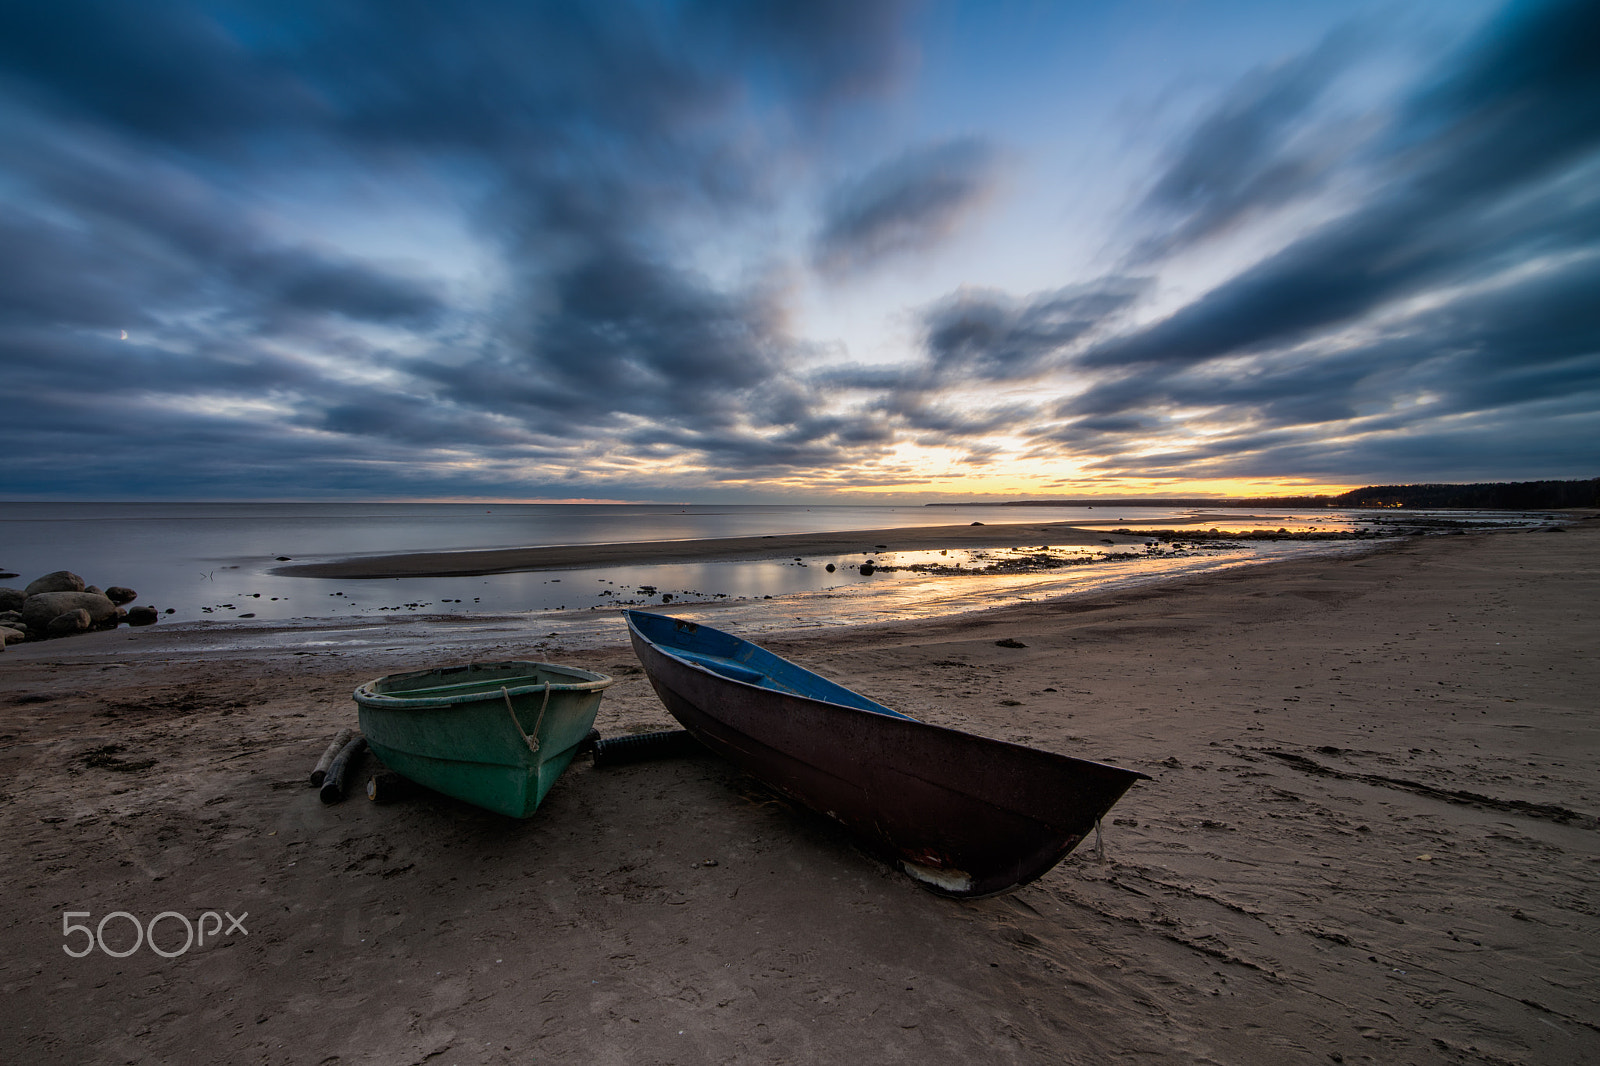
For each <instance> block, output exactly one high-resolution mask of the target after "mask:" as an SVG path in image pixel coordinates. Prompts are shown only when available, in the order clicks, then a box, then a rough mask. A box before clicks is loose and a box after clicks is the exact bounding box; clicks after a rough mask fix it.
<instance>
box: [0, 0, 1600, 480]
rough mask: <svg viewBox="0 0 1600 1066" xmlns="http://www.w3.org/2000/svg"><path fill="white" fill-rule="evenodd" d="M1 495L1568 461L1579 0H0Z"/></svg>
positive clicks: (1579, 133) (1576, 325) (1585, 401)
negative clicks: (440, 0) (1366, 0)
mask: <svg viewBox="0 0 1600 1066" xmlns="http://www.w3.org/2000/svg"><path fill="white" fill-rule="evenodd" d="M0 410H3V411H4V415H3V417H0V450H3V451H0V454H3V455H4V462H3V463H0V498H9V499H13V500H17V499H55V498H59V499H180V500H181V499H195V500H204V499H321V498H328V499H397V500H399V499H462V500H468V499H527V500H629V501H663V502H677V501H704V502H717V501H721V502H740V501H745V502H792V503H813V502H815V503H827V502H835V503H849V502H863V503H867V502H882V501H889V500H903V501H907V502H914V501H929V500H938V499H951V498H959V499H986V498H988V499H992V498H1006V499H1027V498H1049V497H1057V498H1060V497H1073V498H1076V497H1081V496H1089V495H1112V496H1116V495H1121V496H1134V495H1146V496H1148V495H1155V496H1160V495H1168V496H1171V495H1210V494H1219V495H1229V494H1231V495H1239V494H1244V495H1252V494H1262V493H1302V492H1310V493H1314V492H1339V491H1342V490H1343V489H1346V488H1350V487H1355V486H1360V485H1366V484H1392V483H1413V482H1477V481H1502V480H1536V479H1547V478H1588V477H1594V476H1596V475H1597V474H1600V5H1597V4H1595V3H1592V2H1553V0H1552V2H1537V3H1535V2H1515V3H1509V4H1507V3H1496V2H1492V0H1436V2H1421V0H1413V2H1406V0H1386V2H1382V3H1370V4H1362V3H1359V2H1351V0H1336V2H1335V0H1326V2H1324V0H1296V2H1295V3H1292V4H1285V3H1282V2H1281V0H1121V2H1115V0H1107V2H1088V0H1082V2H1078V0H1059V2H1053V3H1047V2H1024V0H1017V2H1004V0H984V2H976V3H960V2H928V3H921V4H918V3H911V2H902V0H888V2H881V3H872V2H867V0H805V2H778V0H741V2H738V3H732V2H728V3H715V2H710V0H673V2H626V0H616V2H605V3H581V4H580V3H534V2H512V0H457V2H455V3H452V4H448V5H445V4H433V3H422V2H417V0H341V2H340V3H338V4H328V3H322V2H300V0H228V2H202V0H152V2H150V3H141V4H127V3H123V2H119V0H106V2H83V0H53V2H52V3H48V4H21V3H17V4H7V5H4V7H3V8H0Z"/></svg>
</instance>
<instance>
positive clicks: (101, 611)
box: [22, 592, 117, 629]
mask: <svg viewBox="0 0 1600 1066" xmlns="http://www.w3.org/2000/svg"><path fill="white" fill-rule="evenodd" d="M76 610H84V611H87V612H89V620H90V622H91V623H92V624H95V625H98V624H99V623H101V622H104V621H107V620H108V619H111V618H115V617H116V614H117V605H116V604H114V603H112V602H111V601H110V600H108V599H106V598H105V597H104V596H99V595H96V594H95V593H92V592H41V593H39V594H38V595H36V596H29V597H28V600H27V602H26V603H24V604H23V605H22V621H23V622H24V623H25V624H26V625H27V626H28V628H29V629H43V628H45V627H46V626H48V625H49V624H50V622H51V621H52V620H53V619H55V618H56V617H57V616H59V615H63V614H66V613H67V612H68V611H76Z"/></svg>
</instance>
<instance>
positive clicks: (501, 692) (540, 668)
mask: <svg viewBox="0 0 1600 1066" xmlns="http://www.w3.org/2000/svg"><path fill="white" fill-rule="evenodd" d="M611 681H612V679H611V678H609V677H607V676H606V675H604V674H597V673H593V672H591V671H588V670H579V669H576V668H574V667H569V666H557V665H555V664H552V663H535V662H523V661H518V662H502V663H472V664H469V665H466V666H455V667H445V668H443V669H438V670H419V671H414V672H411V673H405V674H391V675H389V676H388V677H381V678H378V679H377V680H376V681H370V682H368V683H367V684H365V685H362V686H361V687H360V688H358V689H356V691H355V699H356V703H357V704H359V705H360V718H361V730H362V732H363V733H365V734H366V737H367V742H368V744H369V745H371V747H372V750H373V752H374V753H376V754H377V756H378V758H380V759H382V760H383V763H384V765H385V766H387V767H388V768H389V769H391V770H393V771H395V772H396V773H398V774H402V775H404V776H406V777H408V778H410V779H411V780H413V781H416V782H417V783H419V784H422V785H426V786H427V787H429V788H431V789H433V790H435V791H437V792H443V793H444V794H445V795H448V796H454V797H455V798H457V799H460V800H464V801H466V802H467V803H471V804H475V805H476V806H479V807H483V808H485V809H486V810H491V811H495V812H496V813H498V814H504V815H508V816H510V817H512V818H527V817H530V816H531V815H532V814H533V813H534V812H535V811H536V810H538V808H539V804H540V803H542V802H544V798H545V796H546V795H547V794H548V793H549V791H550V788H551V786H552V785H554V784H555V782H556V779H557V778H559V777H560V776H561V774H562V772H563V771H565V770H566V768H567V767H568V766H569V765H570V764H571V762H572V759H573V756H574V755H575V754H576V752H577V748H578V745H579V744H580V743H581V742H582V741H583V739H584V737H585V736H586V735H587V734H588V732H589V730H590V728H591V727H592V726H593V725H594V719H595V714H596V713H597V712H598V710H599V708H600V698H601V694H602V690H604V689H605V688H606V686H608V685H610V684H611ZM508 703H509V707H508ZM528 738H532V741H533V743H530V742H529V739H528Z"/></svg>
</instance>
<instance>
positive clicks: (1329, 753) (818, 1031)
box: [0, 513, 1600, 1066]
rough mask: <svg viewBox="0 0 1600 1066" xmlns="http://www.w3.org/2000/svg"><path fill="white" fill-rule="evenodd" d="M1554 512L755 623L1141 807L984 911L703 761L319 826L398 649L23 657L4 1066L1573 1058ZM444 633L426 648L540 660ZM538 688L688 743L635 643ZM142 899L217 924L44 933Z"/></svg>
mask: <svg viewBox="0 0 1600 1066" xmlns="http://www.w3.org/2000/svg"><path fill="white" fill-rule="evenodd" d="M1571 518H1572V521H1571V522H1570V523H1568V524H1567V525H1565V526H1564V527H1563V531H1562V532H1561V533H1560V534H1551V533H1548V532H1545V531H1541V530H1535V531H1528V532H1523V531H1501V532H1490V533H1475V534H1467V535H1460V536H1437V537H1413V538H1407V539H1404V540H1399V541H1390V542H1386V543H1385V544H1384V545H1383V546H1381V547H1379V546H1373V547H1372V550H1367V551H1362V552H1351V553H1347V554H1343V555H1338V556H1328V557H1316V558H1307V559H1299V560H1290V561H1285V562H1275V563H1267V564H1262V565H1257V566H1250V567H1242V568H1238V569H1233V570H1228V571H1225V572H1221V573H1213V574H1207V575H1201V576H1194V577H1187V578H1181V579H1178V580H1175V581H1172V582H1169V583H1165V584H1159V585H1152V586H1147V587H1144V588H1139V589H1135V590H1118V591H1114V592H1109V593H1105V592H1101V593H1088V594H1085V595H1081V596H1067V597H1063V598H1059V599H1054V600H1050V601H1046V602H1036V603H1026V604H1020V605H1016V606H1007V607H1003V608H1000V609H995V610H989V611H984V612H981V613H976V614H973V613H968V614H960V615H952V616H948V617H942V618H934V619H925V618H924V619H918V620H917V621H915V622H906V623H897V622H893V621H890V622H885V623H879V624H873V625H862V626H851V627H827V628H821V629H812V630H807V631H804V632H799V631H796V632H791V633H778V634H777V635H775V636H763V637H762V638H761V639H762V642H763V643H764V644H765V645H766V646H768V647H770V648H772V649H773V650H774V651H776V652H778V653H779V654H781V655H784V656H787V657H789V658H791V659H794V660H796V661H798V662H800V663H802V664H804V665H806V666H809V667H811V668H813V669H816V670H818V671H820V672H823V673H825V674H827V675H828V676H830V677H832V678H834V679H836V680H838V681H840V682H842V683H844V684H846V685H848V686H850V687H852V688H855V689H857V690H859V691H861V692H862V693H864V694H866V695H868V696H869V697H871V698H873V699H876V700H879V701H880V702H883V703H885V704H887V705H890V706H892V707H895V708H897V709H899V710H902V711H905V712H907V713H909V714H912V715H914V716H916V717H919V718H923V719H925V720H927V721H930V722H935V723H938V724H941V725H948V726H952V727H956V728H960V729H964V730H968V731H971V732H974V733H978V734H982V735H985V736H992V737H997V738H1001V739H1006V740H1012V741H1017V742H1021V743H1025V744H1030V745H1033V746H1036V747H1040V748H1044V749H1047V750H1051V751H1057V752H1061V753H1064V754H1068V755H1074V756H1080V757H1084V758H1090V759H1096V760H1102V761H1107V762H1112V763H1117V764H1119V765H1122V766H1127V767H1130V768H1133V769H1137V770H1142V771H1144V772H1146V773H1149V774H1151V775H1152V777H1153V780H1151V781H1148V782H1143V783H1141V784H1140V785H1138V786H1136V787H1135V788H1134V789H1133V790H1132V791H1131V792H1130V793H1129V794H1128V795H1127V796H1126V797H1124V799H1123V800H1122V801H1121V802H1120V803H1119V804H1118V806H1117V807H1116V808H1115V810H1114V811H1113V816H1112V818H1111V819H1110V820H1109V821H1108V823H1107V824H1106V825H1105V827H1104V828H1105V835H1104V848H1103V854H1101V853H1098V852H1097V849H1096V848H1094V847H1093V846H1090V845H1088V844H1086V845H1085V846H1084V847H1081V848H1080V849H1079V850H1078V851H1077V852H1076V853H1074V854H1073V855H1072V856H1070V857H1069V858H1068V859H1067V860H1066V861H1065V862H1063V863H1062V864H1061V865H1059V866H1058V867H1056V868H1055V869H1054V870H1052V871H1051V872H1050V873H1049V874H1047V875H1046V876H1045V877H1043V878H1042V879H1040V880H1039V881H1037V882H1035V883H1033V884H1031V885H1027V886H1024V887H1023V888H1020V889H1018V890H1016V891H1014V892H1012V893H1009V894H1006V895H1002V896H998V897H995V898H992V899H986V900H978V901H971V902H959V901H952V900H948V899H943V898H939V897H936V896H933V895H931V894H929V893H927V892H925V891H923V890H922V889H920V888H918V887H917V886H916V885H915V884H914V883H913V882H912V881H910V880H909V879H908V878H906V877H905V876H904V875H902V874H899V873H897V872H895V871H894V870H892V869H890V868H889V867H887V866H886V865H884V864H883V863H881V862H880V861H878V860H877V859H875V858H873V857H872V856H870V855H868V854H865V853H864V852H863V851H861V850H860V849H859V848H857V847H856V845H855V844H854V842H853V841H852V839H851V838H850V837H848V836H847V835H845V834H844V833H843V832H841V831H839V830H838V829H836V828H835V827H833V826H832V825H831V824H830V823H828V822H826V821H823V820H821V819H819V818H816V817H814V816H811V815H809V814H807V813H805V812H803V811H798V810H796V809H794V808H793V807H791V806H790V805H788V804H787V803H785V802H783V801H781V800H778V799H776V798H775V797H773V796H772V795H771V794H769V793H767V792H766V791H764V790H763V789H762V788H761V787H760V786H759V785H757V784H756V783H754V782H753V781H751V780H749V779H747V778H744V777H742V776H741V775H740V774H739V773H738V772H737V771H735V770H733V769H732V768H730V767H729V766H727V765H726V764H723V763H721V762H719V761H717V760H716V759H714V758H712V757H710V756H709V755H706V756H694V757H689V758H683V759H678V760H673V761H662V762H654V763H645V764H639V765H633V766H625V767H617V768H614V769H595V768H593V767H591V766H590V765H588V763H587V761H585V760H580V761H579V762H577V763H575V764H574V765H573V767H572V769H571V770H570V771H569V772H568V773H567V775H566V776H565V777H564V778H563V779H562V780H561V781H560V782H559V783H558V784H557V786H556V787H555V789H554V790H553V791H552V793H551V795H550V798H549V800H548V801H547V803H546V805H545V807H544V808H543V809H541V811H540V812H539V813H538V815H537V816H536V817H534V818H533V819H530V820H528V821H526V822H513V821H510V820H508V819H504V818H501V817H498V816H495V815H492V814H489V813H487V812H483V811H480V810H477V809H475V808H472V807H469V806H466V805H464V804H461V803H457V802H455V801H453V800H449V799H446V798H443V797H438V796H433V795H431V794H427V795H422V796H418V797H416V798H413V799H411V800H409V801H406V802H402V803H396V804H392V805H377V804H372V803H369V802H367V801H366V800H365V799H364V798H359V797H358V798H355V799H351V800H347V801H346V802H344V803H341V804H337V805H324V804H323V803H321V802H320V801H319V799H318V796H317V793H316V790H315V789H312V788H310V787H308V785H307V783H306V776H307V773H308V771H309V770H310V768H311V766H312V765H313V764H314V763H315V762H316V759H317V756H318V755H319V754H320V753H321V751H322V749H323V747H324V745H325V744H326V743H327V741H328V738H329V737H331V736H332V735H333V733H334V732H335V731H336V730H337V729H339V728H340V727H342V726H348V725H354V724H355V705H354V703H353V701H352V700H351V698H350V692H351V690H352V689H353V688H354V687H355V686H356V685H357V684H360V683H361V682H364V681H367V680H370V679H371V678H373V677H376V676H379V675H381V674H385V673H390V672H394V671H397V670H402V669H411V668H416V667H418V666H423V665H444V663H443V662H433V661H426V662H418V661H417V658H418V650H417V647H416V646H415V645H414V644H408V645H404V646H402V647H398V648H390V647H389V646H388V645H385V644H383V643H381V642H379V643H374V644H371V645H366V646H360V647H340V648H336V649H320V650H319V649H311V648H307V647H304V646H297V647H296V648H295V649H294V650H288V649H284V650H277V651H274V650H272V649H270V648H267V649H263V648H262V647H260V646H249V647H240V646H238V645H236V644H230V643H228V642H226V641H212V640H209V639H208V638H206V637H204V636H203V634H202V633H201V632H200V631H198V630H197V631H195V632H194V634H193V635H192V636H186V635H185V634H184V633H183V632H181V631H177V630H174V631H171V632H163V631H162V628H161V627H160V626H156V627H152V628H150V629H145V630H138V631H129V630H115V631H110V632H102V633H94V634H88V635H85V636H82V637H78V638H73V639H71V640H61V641H50V642H41V643H36V644H34V643H30V644H24V645H15V646H13V647H11V648H10V649H8V650H7V651H6V652H5V653H4V657H3V659H0V760H3V764H0V766H3V768H0V781H3V782H4V784H3V785H0V788H3V790H4V802H3V803H0V834H3V838H4V842H5V846H4V853H5V855H6V856H7V858H8V860H9V861H8V862H6V863H5V864H4V866H3V868H0V900H4V903H3V904H0V917H3V924H4V928H5V930H6V937H5V944H6V948H7V950H6V952H5V954H4V957H3V961H0V990H3V992H4V993H5V994H4V997H3V999H0V1061H5V1062H18V1063H21V1062H27V1063H83V1062H107V1063H158V1062H183V1063H202V1062H218V1063H223V1062H227V1063H246V1062H248V1063H308V1064H335V1063H338V1064H353V1063H385V1064H408V1063H422V1062H428V1063H435V1064H443V1063H528V1062H552V1063H616V1064H639V1063H684V1064H689V1063H735V1062H739V1063H745V1062H749V1063H810V1062H837V1061H854V1062H861V1063H895V1062H914V1063H924V1064H926V1063H966V1062H996V1063H1082V1064H1093V1063H1141V1064H1147V1063H1163V1064H1165V1063H1170V1064H1174V1066H1176V1064H1189V1063H1221V1064H1252V1066H1254V1064H1260V1066H1266V1064H1279V1063H1306V1064H1311V1063H1316V1064H1324V1063H1330V1062H1331V1063H1341V1062H1342V1063H1357V1062H1363V1063H1385V1064H1387V1063H1421V1064H1435V1063H1437V1064H1455V1063H1488V1064H1504V1063H1517V1064H1530V1066H1531V1064H1535V1063H1538V1064H1564V1063H1571V1064H1577V1063H1586V1062H1594V1061H1600V1021H1597V1020H1596V1014H1595V1010H1594V1001H1595V996H1594V989H1595V988H1596V987H1600V950H1597V945H1600V909H1597V908H1596V906H1595V903H1594V899H1593V886H1594V884H1595V883H1596V881H1597V879H1600V820H1597V819H1600V799H1597V797H1600V768H1597V765H1600V760H1597V758H1596V756H1597V753H1600V729H1597V723H1596V720H1595V695H1594V694H1595V693H1596V692H1597V691H1600V652H1597V650H1596V649H1597V648H1600V623H1597V614H1596V607H1595V605H1596V603H1597V602H1600V518H1597V516H1595V515H1593V514H1592V513H1575V514H1573V515H1572V516H1571ZM948 532H949V533H951V534H954V533H956V532H958V531H956V530H950V531H948ZM981 533H982V530H981V529H973V528H970V527H969V528H968V529H967V530H966V534H967V535H973V536H976V535H979V534H981ZM1008 535H1009V534H1008ZM1100 535H1101V534H1099V533H1098V532H1096V533H1093V534H1092V536H1094V537H1096V538H1098V537H1099V536H1100ZM1050 539H1051V540H1052V541H1053V542H1055V543H1062V542H1063V541H1062V540H1061V534H1060V533H1059V532H1053V533H1052V534H1051V538H1050ZM937 541H938V538H937V537H935V538H934V540H932V541H930V542H929V543H930V545H933V546H937ZM592 547H593V546H591V548H590V550H591V551H592ZM791 549H792V545H789V544H784V545H783V546H782V548H781V549H780V550H781V551H789V550H791ZM678 550H685V551H691V552H693V551H700V550H703V549H701V548H699V547H693V546H691V547H686V548H685V547H681V546H680V549H678ZM748 550H750V551H755V552H759V551H760V550H762V549H761V546H760V545H754V546H751V547H750V548H749V549H748ZM437 562H438V561H437V560H434V561H433V562H432V563H429V562H427V561H421V562H418V561H413V562H412V563H406V562H404V561H403V560H400V559H397V560H390V561H388V562H387V563H386V565H391V566H407V565H414V566H416V567H418V568H421V569H422V570H427V568H428V567H429V566H430V565H435V566H436V565H437ZM485 562H486V560H483V559H479V560H475V563H478V564H482V563H485ZM427 572H433V571H431V570H429V571H427ZM472 572H483V571H472ZM463 625H464V631H463V635H461V636H459V637H457V638H453V639H452V640H451V641H448V642H446V643H448V644H449V647H448V648H443V647H441V649H440V652H439V654H441V655H444V654H448V655H449V656H451V657H453V658H452V661H461V660H464V659H467V658H479V659H491V658H511V657H517V656H519V655H522V654H525V653H526V650H527V637H528V634H526V633H519V632H518V631H517V630H516V629H515V627H511V626H500V627H477V628H472V627H470V626H466V625H465V623H464V624H463ZM1001 640H1005V641H1008V642H1009V643H1010V644H1013V645H1015V644H1020V645H1023V646H1022V647H1015V646H1001V645H999V644H997V643H996V642H997V641H1001ZM540 656H541V657H549V658H558V659H559V661H562V662H568V663H572V664H573V665H577V666H581V667H584V668H587V669H594V670H599V671H602V672H605V673H609V674H612V675H614V676H615V677H616V678H617V683H616V684H615V685H614V686H613V687H612V688H611V689H610V690H608V692H607V694H606V696H605V699H604V701H603V702H602V704H601V711H600V718H599V721H598V723H597V724H598V726H599V728H600V729H601V731H602V732H603V733H606V734H615V733H624V732H637V731H644V730H649V729H658V728H668V727H670V726H671V725H672V724H673V723H672V722H671V719H670V718H669V717H668V715H667V714H666V712H665V710H664V709H663V708H662V707H661V705H660V703H659V702H658V701H657V699H656V697H655V696H654V694H653V693H652V692H651V690H650V688H649V684H648V682H647V681H646V679H645V678H644V676H643V675H642V673H641V672H640V671H639V668H638V666H637V663H636V662H635V660H634V659H633V656H632V653H631V652H630V651H629V649H628V648H627V646H626V640H625V637H624V634H623V631H622V626H621V623H620V621H619V622H618V624H617V626H616V639H615V640H614V641H613V642H610V643H605V642H603V641H602V642H601V643H600V644H599V645H594V646H591V645H588V644H585V645H584V646H573V647H569V648H546V649H543V650H541V652H540ZM117 912H122V913H124V914H126V915H129V916H132V917H131V918H123V917H111V918H107V916H108V915H115V914H117ZM166 912H175V913H176V914H178V915H183V916H186V917H188V918H190V919H197V918H199V916H200V915H202V914H204V913H206V912H213V913H215V914H217V915H219V916H221V915H226V916H227V917H226V918H221V919H219V920H218V921H217V923H216V924H217V925H218V926H219V927H220V928H218V929H217V930H215V931H210V930H211V927H210V926H208V925H205V924H204V923H203V922H202V926H201V927H202V928H203V929H206V930H208V932H207V939H206V941H205V942H204V943H203V944H195V945H193V946H191V947H189V948H188V949H187V950H185V951H182V952H177V951H176V949H177V948H178V947H180V946H182V944H183V936H182V928H181V927H180V924H179V922H178V920H177V919H176V918H169V919H166V921H165V923H164V924H163V925H162V926H161V937H160V941H159V946H161V947H162V948H163V949H164V950H165V951H167V952H169V953H172V955H171V957H167V956H166V955H163V954H160V953H157V952H156V951H153V950H151V948H150V946H148V945H142V946H140V947H139V948H138V949H137V950H134V951H132V952H130V953H128V954H126V955H125V956H124V957H113V956H111V955H108V954H107V953H105V952H104V951H102V950H100V949H99V948H95V949H94V950H91V951H89V952H88V953H86V954H83V955H82V957H74V955H75V954H76V953H78V952H80V951H81V950H82V947H83V945H84V943H85V940H84V938H85V936H86V934H84V933H82V932H81V931H74V932H68V931H67V930H68V927H69V926H72V925H80V926H81V925H87V926H89V927H90V928H95V927H98V926H99V925H100V923H101V922H102V921H105V922H106V923H107V924H106V925H105V926H104V927H103V936H104V938H105V939H106V940H107V941H108V942H110V943H111V944H112V946H113V947H114V948H118V950H120V948H121V947H125V946H126V945H127V944H130V943H132V942H133V932H132V925H131V922H132V921H134V920H137V921H139V922H141V923H145V924H148V923H149V922H150V920H151V919H153V918H156V917H157V916H158V915H162V914H164V913H166ZM234 921H237V923H238V924H237V925H236V926H235V925H231V924H230V923H232V922H234Z"/></svg>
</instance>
